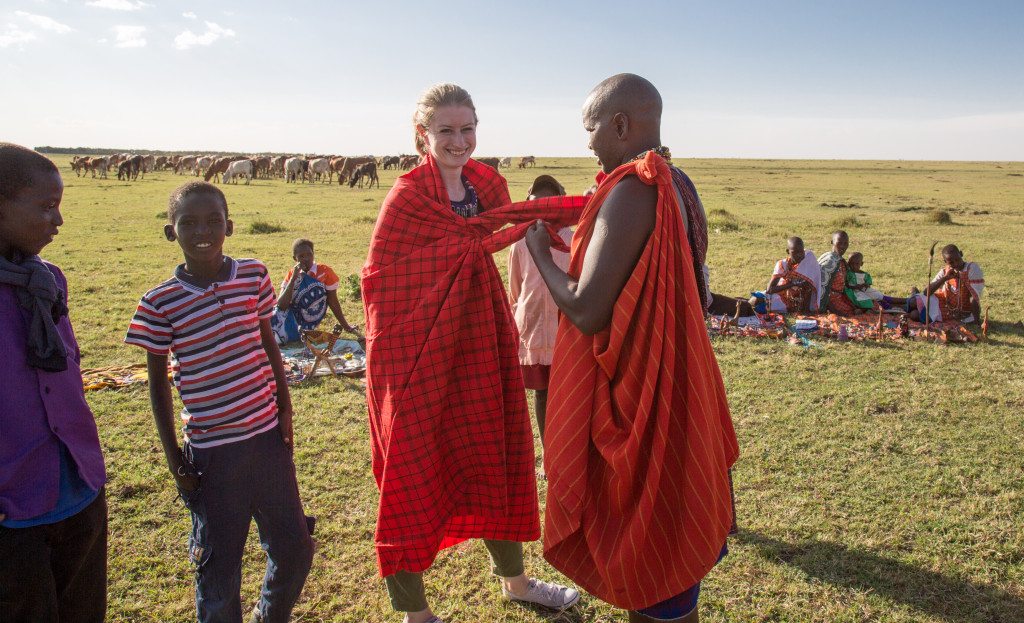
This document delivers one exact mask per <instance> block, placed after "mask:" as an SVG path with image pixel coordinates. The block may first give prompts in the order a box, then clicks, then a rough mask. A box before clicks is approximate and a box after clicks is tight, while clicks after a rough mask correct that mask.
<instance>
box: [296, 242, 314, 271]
mask: <svg viewBox="0 0 1024 623" xmlns="http://www.w3.org/2000/svg"><path fill="white" fill-rule="evenodd" d="M292 259H294V260H295V261H296V262H298V263H299V266H302V270H304V271H307V272H308V271H309V269H310V268H313V249H311V248H309V247H308V246H306V245H302V246H301V247H299V248H298V250H297V251H296V252H295V255H294V256H293V257H292Z"/></svg>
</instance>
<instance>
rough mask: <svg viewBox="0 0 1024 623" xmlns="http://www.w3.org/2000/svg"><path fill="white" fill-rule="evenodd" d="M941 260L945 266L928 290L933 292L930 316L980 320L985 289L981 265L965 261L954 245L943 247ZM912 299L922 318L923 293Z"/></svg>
mask: <svg viewBox="0 0 1024 623" xmlns="http://www.w3.org/2000/svg"><path fill="white" fill-rule="evenodd" d="M942 261H943V262H944V264H945V265H944V266H943V267H942V268H941V269H939V272H938V273H936V274H935V277H934V278H933V279H932V282H931V283H930V284H929V285H928V291H929V292H931V293H932V297H931V299H930V300H929V305H928V309H929V314H930V316H931V319H932V320H959V321H960V322H965V323H977V322H981V293H982V292H983V291H984V290H985V275H984V273H982V272H981V266H978V264H977V263H975V262H966V261H964V256H963V254H962V253H961V252H960V249H959V248H958V247H957V246H956V245H955V244H947V245H946V246H944V247H942ZM915 291H916V289H915ZM912 298H913V299H914V305H915V306H916V308H917V316H918V317H919V318H921V320H922V321H923V320H924V315H923V312H924V295H922V294H917V295H916V296H913V297H912Z"/></svg>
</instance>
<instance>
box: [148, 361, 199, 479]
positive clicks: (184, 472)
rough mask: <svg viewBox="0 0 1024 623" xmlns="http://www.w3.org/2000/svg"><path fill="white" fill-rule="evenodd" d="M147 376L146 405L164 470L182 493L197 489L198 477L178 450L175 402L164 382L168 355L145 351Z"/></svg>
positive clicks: (169, 383)
mask: <svg viewBox="0 0 1024 623" xmlns="http://www.w3.org/2000/svg"><path fill="white" fill-rule="evenodd" d="M146 373H147V374H148V376H149V401H150V402H151V403H152V405H153V420H154V421H155V422H156V432H157V434H158V435H159V436H160V445H161V446H163V449H164V457H165V458H166V459H167V468H168V469H169V470H171V475H172V476H174V482H175V484H177V485H178V487H180V488H181V489H183V490H185V491H195V490H196V489H197V488H199V476H198V475H197V474H196V473H195V472H194V471H193V470H192V466H191V465H189V464H188V463H186V462H185V457H184V455H183V454H182V452H181V447H179V446H178V431H177V430H176V426H175V424H176V422H175V417H174V399H173V398H172V397H171V382H170V381H168V380H167V355H157V354H155V353H151V352H149V351H146Z"/></svg>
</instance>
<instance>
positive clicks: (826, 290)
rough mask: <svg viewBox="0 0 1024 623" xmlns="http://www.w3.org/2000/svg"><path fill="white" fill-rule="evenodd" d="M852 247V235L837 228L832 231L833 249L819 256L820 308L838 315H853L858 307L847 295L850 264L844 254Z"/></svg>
mask: <svg viewBox="0 0 1024 623" xmlns="http://www.w3.org/2000/svg"><path fill="white" fill-rule="evenodd" d="M849 248H850V236H849V234H847V233H846V232H845V231H843V230H841V229H837V230H836V231H834V232H832V250H831V251H829V252H827V253H822V254H821V256H820V257H819V258H818V266H819V267H820V268H821V296H820V297H819V299H818V309H820V310H822V311H830V312H832V313H833V314H836V315H838V316H852V315H854V313H856V311H857V308H856V306H854V305H853V303H851V302H850V299H849V297H848V296H846V273H847V272H848V270H849V266H848V265H847V262H846V260H845V259H843V255H844V254H845V253H846V250H847V249H849Z"/></svg>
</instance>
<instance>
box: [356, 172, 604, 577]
mask: <svg viewBox="0 0 1024 623" xmlns="http://www.w3.org/2000/svg"><path fill="white" fill-rule="evenodd" d="M462 172H463V175H464V176H465V177H466V179H468V180H469V182H470V183H471V184H472V185H473V187H474V189H475V190H476V192H477V195H478V197H479V202H480V213H479V215H477V216H473V217H469V218H465V217H462V216H459V215H458V214H456V213H455V212H454V211H453V210H452V207H451V202H450V201H449V198H448V193H447V191H446V189H445V186H444V182H443V180H442V179H441V174H440V172H439V170H438V168H437V165H436V164H435V163H434V161H433V159H432V158H431V157H430V156H427V157H426V158H425V162H424V164H422V165H420V166H419V167H417V168H415V169H413V170H412V171H410V172H409V173H406V174H405V175H402V176H401V177H399V178H398V180H397V181H396V183H395V186H394V187H393V188H392V189H391V191H390V192H389V193H388V196H387V198H386V199H385V200H384V204H383V206H382V207H381V211H380V216H379V217H378V220H377V225H376V227H375V228H374V232H373V236H372V239H371V242H370V252H369V256H368V258H367V261H366V265H365V267H364V268H363V272H362V292H363V302H364V305H365V309H366V320H367V324H366V353H367V389H366V398H367V405H368V408H369V413H370V418H369V419H370V434H371V439H372V443H371V446H372V462H373V473H374V477H375V478H376V481H377V486H378V488H379V489H380V505H379V508H378V515H377V530H376V537H375V541H376V548H377V563H378V567H379V570H380V573H381V575H383V576H387V575H391V574H393V573H395V572H397V571H410V572H420V571H424V570H425V569H427V568H428V567H429V566H430V565H431V564H432V563H433V560H434V557H435V556H436V555H437V552H438V551H439V550H440V549H442V548H444V547H449V546H451V545H455V544H456V543H459V542H460V541H463V540H465V539H467V538H486V539H501V540H510V541H529V540H535V539H537V538H538V537H539V533H540V520H539V516H538V507H537V488H536V480H535V475H534V452H533V433H532V430H531V427H530V420H529V414H528V411H527V407H526V392H525V390H524V389H523V380H522V375H521V372H520V368H519V359H518V356H517V352H518V348H519V345H518V339H517V335H516V329H515V325H514V324H513V322H512V314H511V311H510V310H509V304H508V299H507V295H506V293H505V290H504V288H503V287H502V282H501V276H500V275H499V273H498V269H497V267H496V266H495V264H494V260H493V259H492V257H491V253H494V252H495V251H498V250H499V249H502V248H504V247H506V246H508V245H509V244H511V243H512V242H514V241H516V240H518V239H519V238H522V237H523V236H524V235H525V233H526V230H527V229H528V228H529V227H530V225H532V224H533V222H534V221H535V219H538V218H542V219H544V220H546V221H548V222H549V223H551V224H552V228H551V230H550V232H549V233H550V234H551V236H552V240H556V239H557V231H558V228H560V227H564V226H567V225H572V224H575V222H576V221H577V220H578V218H579V214H580V212H581V211H582V208H583V204H584V202H585V199H584V198H583V197H551V198H545V199H539V200H536V201H529V202H520V203H514V204H509V194H508V185H507V183H506V182H505V180H504V178H502V177H501V176H500V175H499V174H498V173H497V172H496V171H495V170H494V169H492V168H490V167H488V166H486V165H483V164H480V163H478V162H476V161H474V160H470V161H469V162H468V163H467V164H466V166H465V167H463V171H462ZM508 223H518V225H515V226H512V227H505V228H504V229H499V228H501V227H503V226H504V225H506V224H508ZM555 246H556V248H558V247H561V249H562V250H568V249H567V248H566V247H565V244H564V243H563V242H561V240H558V242H557V244H556V245H555Z"/></svg>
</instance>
